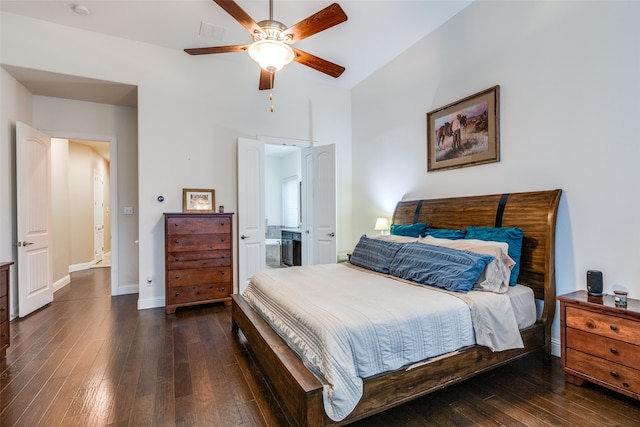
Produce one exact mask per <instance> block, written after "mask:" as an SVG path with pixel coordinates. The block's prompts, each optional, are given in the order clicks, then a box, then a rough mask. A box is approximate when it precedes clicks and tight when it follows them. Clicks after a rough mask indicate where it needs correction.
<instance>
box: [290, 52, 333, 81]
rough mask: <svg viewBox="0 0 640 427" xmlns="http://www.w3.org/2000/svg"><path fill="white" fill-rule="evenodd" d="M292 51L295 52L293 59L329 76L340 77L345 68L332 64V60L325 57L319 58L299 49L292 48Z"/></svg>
mask: <svg viewBox="0 0 640 427" xmlns="http://www.w3.org/2000/svg"><path fill="white" fill-rule="evenodd" d="M293 51H294V52H295V54H296V56H295V58H293V60H294V61H296V62H297V63H299V64H302V65H306V66H307V67H311V68H313V69H315V70H318V71H320V72H322V73H325V74H328V75H330V76H331V77H336V78H337V77H340V75H341V74H342V73H343V72H344V70H345V68H344V67H343V66H342V65H338V64H334V63H333V62H329V61H327V60H326V59H322V58H319V57H317V56H315V55H312V54H310V53H307V52H305V51H302V50H300V49H296V48H293Z"/></svg>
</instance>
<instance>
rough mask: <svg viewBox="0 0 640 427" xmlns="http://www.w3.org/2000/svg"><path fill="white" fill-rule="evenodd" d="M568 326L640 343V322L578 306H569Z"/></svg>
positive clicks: (567, 310) (567, 312) (567, 314)
mask: <svg viewBox="0 0 640 427" xmlns="http://www.w3.org/2000/svg"><path fill="white" fill-rule="evenodd" d="M566 326H567V327H570V328H575V329H580V330H582V331H587V332H591V333H592V334H597V335H602V336H605V337H609V338H614V339H617V340H621V341H626V342H629V343H633V344H636V345H640V334H638V330H639V329H640V322H636V321H633V320H629V319H621V318H619V317H614V316H611V315H607V314H602V313H596V312H593V311H589V310H583V309H581V308H576V307H567V309H566Z"/></svg>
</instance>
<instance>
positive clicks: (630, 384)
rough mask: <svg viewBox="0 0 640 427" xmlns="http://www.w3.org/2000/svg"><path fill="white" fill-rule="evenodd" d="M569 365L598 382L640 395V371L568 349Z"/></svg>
mask: <svg viewBox="0 0 640 427" xmlns="http://www.w3.org/2000/svg"><path fill="white" fill-rule="evenodd" d="M567 364H568V366H570V367H571V369H572V370H576V371H578V372H580V373H582V374H583V375H585V376H586V377H588V378H590V379H594V380H596V382H600V381H601V382H603V383H606V384H607V385H612V386H614V387H617V388H619V389H621V390H624V391H626V392H628V393H634V394H636V395H638V394H640V371H638V370H636V369H631V368H629V367H626V366H622V365H620V364H618V363H613V362H606V361H604V360H602V359H600V358H598V357H595V356H591V355H589V354H586V353H582V352H580V351H576V350H573V349H570V348H568V349H567Z"/></svg>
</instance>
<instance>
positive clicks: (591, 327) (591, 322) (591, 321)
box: [587, 320, 596, 329]
mask: <svg viewBox="0 0 640 427" xmlns="http://www.w3.org/2000/svg"><path fill="white" fill-rule="evenodd" d="M595 327H596V324H595V323H593V320H587V328H589V329H594V328H595Z"/></svg>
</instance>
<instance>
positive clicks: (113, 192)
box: [43, 130, 130, 296]
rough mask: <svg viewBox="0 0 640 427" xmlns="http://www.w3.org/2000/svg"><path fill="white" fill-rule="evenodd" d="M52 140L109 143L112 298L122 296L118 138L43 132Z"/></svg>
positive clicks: (113, 136)
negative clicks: (119, 267)
mask: <svg viewBox="0 0 640 427" xmlns="http://www.w3.org/2000/svg"><path fill="white" fill-rule="evenodd" d="M43 132H44V133H46V134H47V135H49V136H50V137H51V138H60V139H81V140H85V141H100V142H107V143H109V213H110V215H109V217H110V218H109V224H110V227H111V235H110V236H109V238H110V239H111V296H116V295H121V294H122V292H121V291H120V283H119V281H118V255H119V252H118V236H119V235H120V229H119V228H118V218H119V212H118V138H117V137H116V136H115V135H100V134H90V133H78V132H64V131H46V130H45V131H43ZM125 293H130V292H125Z"/></svg>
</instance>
